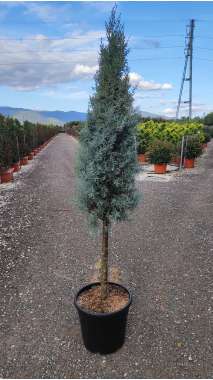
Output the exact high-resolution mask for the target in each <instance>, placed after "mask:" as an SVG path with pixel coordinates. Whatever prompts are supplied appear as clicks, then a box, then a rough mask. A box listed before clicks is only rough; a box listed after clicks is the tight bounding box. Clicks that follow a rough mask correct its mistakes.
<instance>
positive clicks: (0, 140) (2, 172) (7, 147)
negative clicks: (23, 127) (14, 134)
mask: <svg viewBox="0 0 213 380" xmlns="http://www.w3.org/2000/svg"><path fill="white" fill-rule="evenodd" d="M9 132H10V130H9V128H8V126H7V121H6V120H5V119H4V122H3V123H2V125H1V134H0V176H1V182H2V183H6V182H10V181H12V180H13V169H12V168H11V165H12V159H13V149H12V141H11V136H10V133H9Z"/></svg>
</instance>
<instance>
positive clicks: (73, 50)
mask: <svg viewBox="0 0 213 380" xmlns="http://www.w3.org/2000/svg"><path fill="white" fill-rule="evenodd" d="M183 47H184V46H180V45H176V46H159V47H134V48H131V47H130V52H131V51H134V50H156V51H158V50H160V49H175V48H183ZM212 50H213V49H212ZM78 51H81V52H88V51H89V52H97V49H72V50H70V51H69V50H68V51H64V50H54V49H52V50H44V49H32V50H23V51H20V53H21V54H22V53H63V54H71V53H73V52H78ZM18 53H19V52H15V51H5V52H1V55H7V54H15V55H17V54H18Z"/></svg>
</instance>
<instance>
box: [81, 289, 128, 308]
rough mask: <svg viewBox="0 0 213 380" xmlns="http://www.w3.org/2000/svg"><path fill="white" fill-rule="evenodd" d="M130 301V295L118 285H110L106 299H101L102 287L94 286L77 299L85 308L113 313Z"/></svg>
mask: <svg viewBox="0 0 213 380" xmlns="http://www.w3.org/2000/svg"><path fill="white" fill-rule="evenodd" d="M128 302H129V295H128V293H127V292H126V291H124V290H123V289H121V287H118V286H117V285H116V286H115V285H114V286H112V285H109V286H108V294H107V297H106V299H104V300H102V299H101V287H100V286H93V287H92V288H91V289H89V290H87V291H85V292H83V293H82V294H81V295H80V296H79V297H78V299H77V304H78V305H80V306H81V307H82V308H83V309H85V310H89V311H93V312H96V313H97V312H98V313H111V312H114V311H118V310H121V309H123V308H124V307H125V306H126V305H127V303H128Z"/></svg>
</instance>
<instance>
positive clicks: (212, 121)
mask: <svg viewBox="0 0 213 380" xmlns="http://www.w3.org/2000/svg"><path fill="white" fill-rule="evenodd" d="M204 124H205V125H213V112H210V113H208V115H206V116H205V117H204Z"/></svg>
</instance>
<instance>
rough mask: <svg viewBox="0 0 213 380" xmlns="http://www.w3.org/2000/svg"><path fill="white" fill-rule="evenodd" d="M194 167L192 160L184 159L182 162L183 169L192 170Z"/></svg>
mask: <svg viewBox="0 0 213 380" xmlns="http://www.w3.org/2000/svg"><path fill="white" fill-rule="evenodd" d="M194 167H195V160H194V158H185V160H184V168H186V169H193V168H194Z"/></svg>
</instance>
